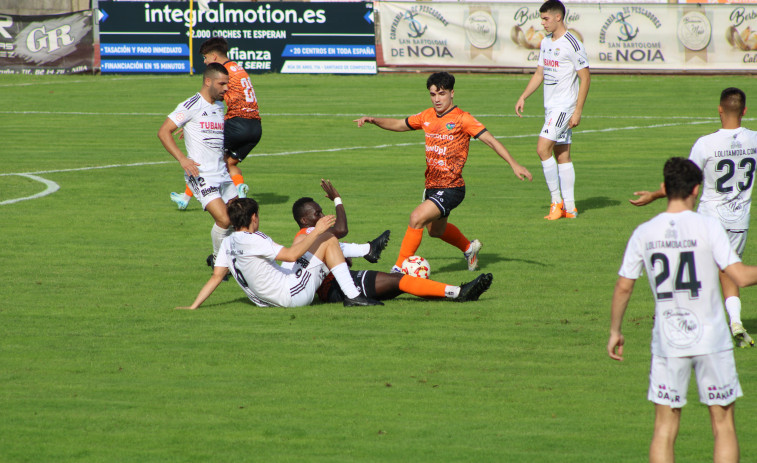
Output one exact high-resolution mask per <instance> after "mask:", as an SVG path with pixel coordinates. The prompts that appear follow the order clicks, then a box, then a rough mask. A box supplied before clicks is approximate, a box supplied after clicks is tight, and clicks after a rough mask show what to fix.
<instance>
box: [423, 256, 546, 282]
mask: <svg viewBox="0 0 757 463" xmlns="http://www.w3.org/2000/svg"><path fill="white" fill-rule="evenodd" d="M441 260H444V261H447V262H448V263H446V264H445V265H443V266H435V267H436V268H434V269H432V271H439V272H445V271H449V272H454V271H456V270H467V268H468V266H467V265H466V263H465V260H463V259H462V258H460V259H452V258H449V259H434V262H439V261H441ZM478 260H479V261H480V262H484V263H486V264H493V263H495V262H521V263H524V264H530V265H538V266H540V267H545V266H546V264H543V263H541V262H538V261H535V260H531V259H518V258H511V257H505V256H502V255H501V254H494V253H485V252H480V253H478ZM485 270H486V269H485V268H479V269H477V270H476V272H481V273H486V272H485ZM432 278H433V277H432Z"/></svg>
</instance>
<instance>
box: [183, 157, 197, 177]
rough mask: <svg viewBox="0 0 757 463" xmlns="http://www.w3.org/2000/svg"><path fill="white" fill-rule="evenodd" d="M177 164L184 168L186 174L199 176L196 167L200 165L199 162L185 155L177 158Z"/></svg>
mask: <svg viewBox="0 0 757 463" xmlns="http://www.w3.org/2000/svg"><path fill="white" fill-rule="evenodd" d="M179 164H181V168H182V169H184V172H186V173H187V175H189V176H191V177H199V176H200V170H199V169H198V168H197V166H199V165H200V163H199V162H195V161H193V160H191V159H189V158H187V157H185V158H183V159H181V160H179Z"/></svg>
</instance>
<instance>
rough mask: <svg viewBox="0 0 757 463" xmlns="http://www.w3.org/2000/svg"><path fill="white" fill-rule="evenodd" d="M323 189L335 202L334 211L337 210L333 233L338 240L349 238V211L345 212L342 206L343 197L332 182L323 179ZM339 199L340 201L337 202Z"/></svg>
mask: <svg viewBox="0 0 757 463" xmlns="http://www.w3.org/2000/svg"><path fill="white" fill-rule="evenodd" d="M321 188H323V191H325V192H326V197H327V198H328V199H329V200H331V201H334V209H335V210H336V222H335V223H334V227H333V228H332V229H331V233H333V234H334V236H336V239H338V240H340V239H342V238H344V237H345V236H347V233H348V232H349V229H348V228H347V211H345V210H344V205H343V204H342V197H341V196H339V192H338V191H336V188H334V185H332V184H331V180H324V179H321ZM337 199H338V201H337Z"/></svg>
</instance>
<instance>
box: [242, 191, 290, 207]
mask: <svg viewBox="0 0 757 463" xmlns="http://www.w3.org/2000/svg"><path fill="white" fill-rule="evenodd" d="M250 197H251V198H253V199H255V201H257V202H258V203H259V204H261V205H263V204H265V205H268V204H283V203H287V202H289V196H285V195H280V194H276V193H258V192H254V193H252V194H251V195H250Z"/></svg>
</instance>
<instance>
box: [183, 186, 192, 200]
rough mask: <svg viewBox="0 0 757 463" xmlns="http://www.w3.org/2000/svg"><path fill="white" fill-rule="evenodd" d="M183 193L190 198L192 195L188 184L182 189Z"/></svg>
mask: <svg viewBox="0 0 757 463" xmlns="http://www.w3.org/2000/svg"><path fill="white" fill-rule="evenodd" d="M184 194H185V195H187V196H189V197H190V198H191V197H192V196H194V194H193V193H192V190H191V189H190V188H189V185H187V188H186V189H185V190H184Z"/></svg>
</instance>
